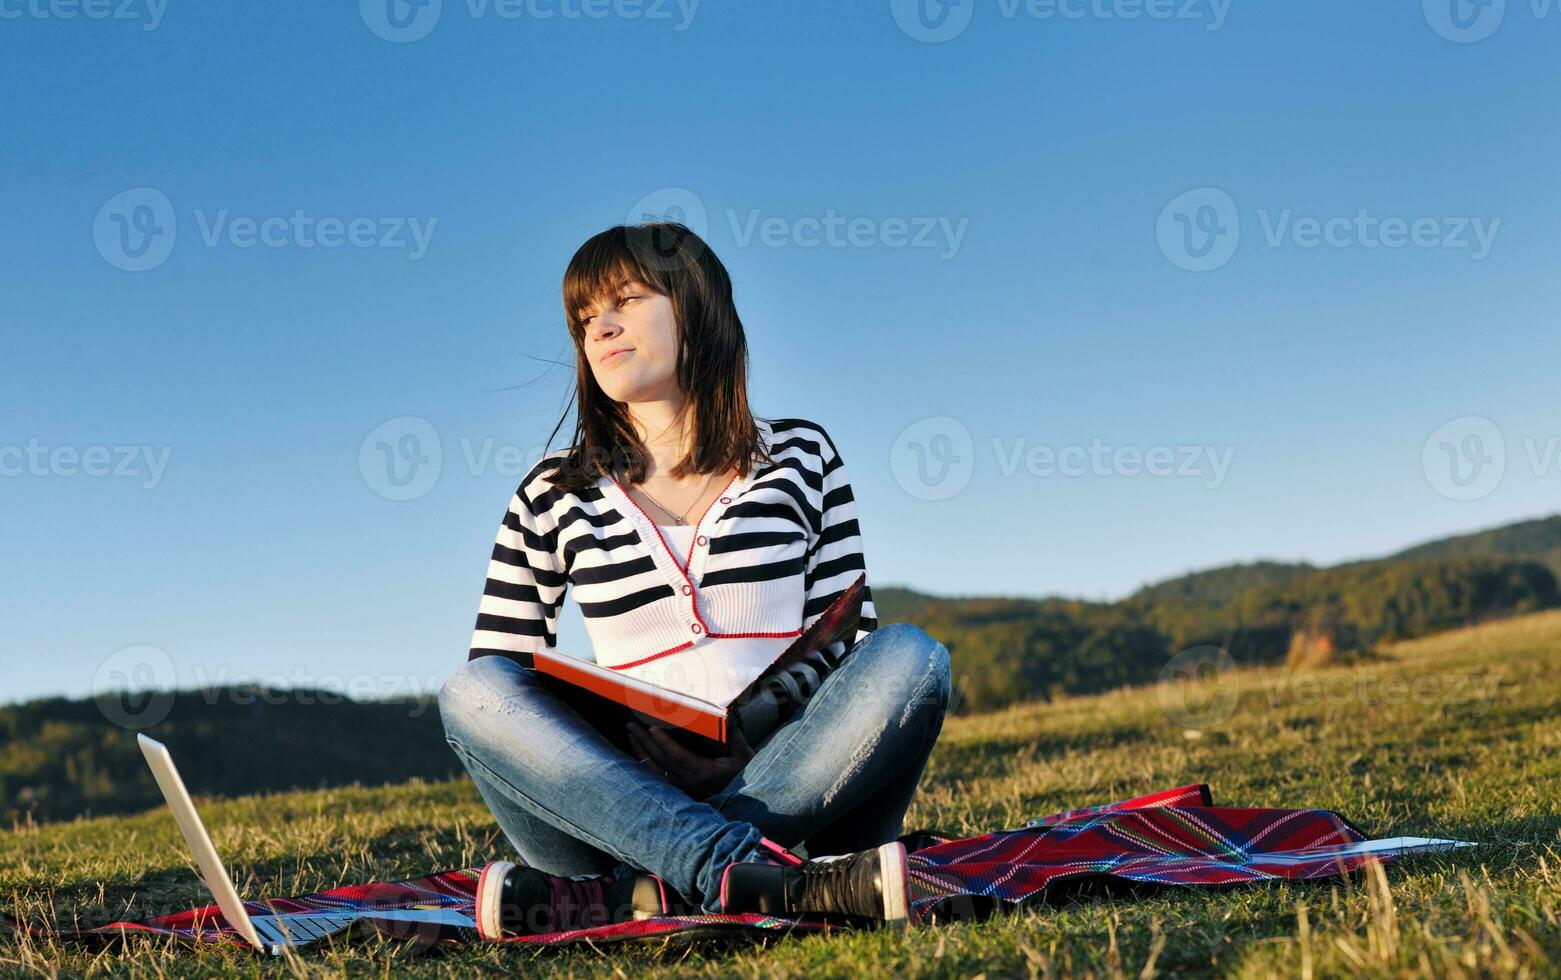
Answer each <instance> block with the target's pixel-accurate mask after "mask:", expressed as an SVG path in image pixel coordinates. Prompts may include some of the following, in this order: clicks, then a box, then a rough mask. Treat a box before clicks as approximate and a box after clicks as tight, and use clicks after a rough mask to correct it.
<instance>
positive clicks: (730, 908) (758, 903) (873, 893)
mask: <svg viewBox="0 0 1561 980" xmlns="http://www.w3.org/2000/svg"><path fill="white" fill-rule="evenodd" d="M779 860H780V863H770V862H758V861H756V862H744V863H741V864H733V865H729V866H728V867H727V869H726V871H725V873H724V874H723V875H722V878H721V908H722V910H723V911H725V912H728V913H741V912H757V913H760V914H762V915H774V916H778V917H781V918H794V917H798V916H826V917H832V916H839V917H843V918H847V919H852V920H860V921H865V922H873V923H877V924H880V925H884V926H888V927H891V928H896V929H903V928H905V926H906V921H907V912H908V909H909V904H910V903H909V901H908V897H907V895H906V870H905V868H906V865H905V845H904V844H901V843H899V842H898V841H895V842H893V843H889V844H884V845H883V846H881V847H878V848H875V849H874V850H871V851H859V852H857V853H855V854H842V855H840V856H838V857H821V858H815V859H813V860H809V861H800V860H798V859H797V858H795V857H792V858H791V861H790V862H786V861H785V859H784V858H781V859H779Z"/></svg>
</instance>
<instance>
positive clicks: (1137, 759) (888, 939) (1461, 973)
mask: <svg viewBox="0 0 1561 980" xmlns="http://www.w3.org/2000/svg"><path fill="white" fill-rule="evenodd" d="M1218 683H1219V685H1220V688H1221V690H1222V691H1229V700H1228V702H1227V701H1226V700H1225V697H1224V696H1223V695H1222V696H1221V697H1217V698H1215V699H1214V700H1215V701H1216V702H1218V703H1228V704H1229V707H1230V713H1229V715H1228V717H1225V718H1223V719H1213V718H1211V719H1209V720H1208V722H1207V723H1205V724H1203V725H1202V727H1201V728H1200V729H1199V730H1196V731H1193V732H1191V733H1189V732H1187V731H1184V727H1185V725H1184V722H1185V719H1182V718H1180V717H1171V716H1170V715H1168V714H1167V711H1166V706H1167V705H1174V704H1175V703H1176V702H1175V700H1174V695H1175V691H1174V689H1171V688H1163V687H1147V688H1135V689H1128V690H1122V691H1117V692H1113V693H1110V694H1105V695H1099V696H1091V697H1062V698H1059V699H1057V700H1055V701H1053V702H1052V703H1050V704H1031V705H1024V706H1020V707H1015V708H1011V709H1008V710H1005V711H1001V712H998V713H993V714H985V715H977V716H970V717H960V718H951V719H949V721H948V722H947V724H946V725H945V728H944V732H943V736H942V738H941V739H940V740H939V742H938V745H937V748H936V749H935V750H934V752H933V755H932V759H931V762H930V764H929V767H928V770H927V773H926V776H925V778H924V780H923V782H922V786H921V790H920V793H919V794H918V796H917V797H916V799H915V800H914V802H913V803H912V807H911V810H910V813H909V814H908V815H907V819H906V829H908V830H912V829H917V828H937V829H942V830H946V831H949V832H953V833H957V834H974V833H979V832H982V831H985V830H991V829H994V828H1000V827H1011V826H1016V825H1018V824H1020V823H1022V822H1024V821H1025V820H1028V819H1030V818H1032V817H1035V816H1038V815H1041V814H1044V813H1050V812H1054V811H1057V810H1062V809H1067V808H1071V807H1077V806H1084V805H1088V804H1093V803H1101V802H1106V801H1110V800H1116V799H1122V798H1125V797H1128V796H1133V795H1136V794H1140V793H1144V792H1148V791H1151V790H1156V789H1162V788H1167V787H1170V786H1177V785H1182V784H1185V783H1190V782H1207V783H1209V784H1210V787H1211V789H1212V791H1213V794H1214V798H1215V802H1216V803H1220V804H1230V805H1250V806H1281V807H1296V806H1317V807H1325V808H1329V809H1334V810H1337V811H1339V812H1340V813H1343V814H1344V815H1345V816H1346V817H1348V818H1350V819H1351V820H1352V821H1354V822H1355V823H1357V824H1358V825H1359V826H1361V827H1362V828H1363V829H1364V830H1366V831H1367V832H1369V833H1372V834H1374V835H1382V836H1388V835H1399V834H1405V835H1418V836H1451V837H1457V838H1462V839H1466V840H1472V841H1477V842H1480V843H1481V846H1480V847H1478V848H1472V849H1469V850H1465V851H1460V852H1455V853H1451V854H1444V855H1434V856H1425V857H1420V858H1414V859H1408V860H1404V861H1401V862H1398V863H1395V864H1394V865H1392V866H1391V867H1390V868H1389V869H1388V870H1387V872H1386V875H1385V877H1384V878H1382V879H1381V880H1376V879H1374V878H1372V877H1369V876H1363V877H1358V878H1354V879H1351V880H1350V881H1348V882H1345V883H1333V882H1317V883H1301V884H1288V883H1286V884H1273V885H1265V886H1257V887H1250V888H1246V887H1243V888H1236V889H1230V890H1211V891H1192V890H1174V891H1166V892H1158V893H1153V894H1149V895H1144V896H1140V897H1135V898H1110V897H1099V898H1085V899H1078V900H1064V901H1061V902H1059V904H1056V905H1054V906H1052V907H1047V908H1044V909H1039V910H1035V911H1029V912H1024V913H1021V914H1018V915H1013V916H1007V917H1001V918H997V919H992V920H989V921H985V922H966V923H959V924H955V925H950V926H946V927H935V928H922V929H914V930H912V931H911V932H909V933H907V934H904V935H891V934H886V933H863V934H844V935H836V936H830V937H818V936H815V937H807V938H787V939H782V940H779V941H777V942H774V943H772V944H770V945H768V946H762V947H760V946H748V945H739V946H736V947H732V948H727V947H722V946H719V945H701V946H697V947H695V948H693V949H684V948H679V947H673V948H670V949H663V948H661V947H659V946H656V945H650V946H643V947H628V946H605V947H602V948H599V949H578V950H573V951H537V952H528V951H526V950H524V949H517V948H513V947H509V948H506V947H501V946H496V945H474V946H468V947H463V948H460V949H455V950H450V951H444V952H441V953H438V954H435V955H426V956H420V957H419V956H412V955H410V954H411V950H408V949H405V948H403V947H400V946H398V945H396V944H394V943H389V944H386V945H378V944H374V943H356V944H352V945H345V946H341V947H338V948H337V949H335V950H319V951H309V952H306V953H304V954H303V955H301V956H300V957H299V962H298V963H297V964H282V963H275V964H270V965H269V966H268V965H266V964H264V963H263V962H261V961H259V960H256V959H254V958H253V957H252V956H250V955H249V954H247V953H244V952H242V951H238V950H234V949H207V950H199V951H192V950H186V949H180V948H177V947H172V946H167V945H164V944H162V943H158V942H142V941H133V942H131V943H130V944H129V945H128V946H127V947H126V948H125V949H110V950H109V951H107V952H104V953H101V954H99V953H95V952H91V951H87V950H83V949H81V948H79V947H74V946H70V945H67V944H59V943H53V942H49V941H34V940H23V939H21V938H18V937H6V936H4V935H0V974H5V975H15V974H24V973H25V974H41V975H48V976H59V975H63V976H88V975H90V976H102V975H116V976H117V975H139V976H153V975H156V976H164V975H172V976H187V975H192V976H193V975H201V976H256V975H259V974H261V973H262V972H264V973H266V974H268V975H270V974H273V973H275V974H281V973H284V972H287V973H291V974H294V975H304V974H308V975H352V976H390V975H394V976H397V977H401V976H410V977H419V976H428V977H434V976H441V977H442V976H451V975H459V974H478V973H501V972H502V973H510V972H515V973H522V974H525V975H552V976H560V977H563V976H569V977H595V976H602V977H607V976H634V977H648V978H662V977H666V978H672V977H678V978H682V977H729V976H741V977H793V978H816V977H850V978H856V977H864V976H873V977H876V976H895V977H913V976H917V977H919V976H929V977H970V976H976V975H983V976H987V977H1008V976H1015V977H1068V976H1102V977H1113V978H1121V977H1213V976H1219V977H1234V978H1253V980H1256V978H1264V977H1271V976H1312V977H1318V978H1322V977H1359V976H1373V977H1426V978H1430V977H1545V976H1555V975H1556V973H1557V969H1556V964H1557V963H1558V962H1561V803H1558V798H1557V795H1556V793H1555V791H1554V788H1555V787H1556V786H1557V785H1561V752H1557V751H1556V749H1557V748H1558V747H1561V713H1558V712H1557V710H1556V706H1557V705H1558V704H1561V610H1557V611H1550V612H1543V613H1537V614H1533V615H1528V616H1521V617H1515V618H1511V619H1507V620H1504V621H1501V622H1496V623H1489V624H1486V625H1483V626H1478V627H1474V628H1470V629H1461V630H1454V631H1448V632H1443V633H1441V634H1438V635H1436V636H1432V637H1427V638H1422V639H1418V640H1412V641H1407V642H1402V643H1392V644H1385V645H1383V647H1382V649H1381V650H1380V651H1379V656H1378V657H1377V658H1375V659H1373V660H1371V661H1368V662H1364V663H1359V664H1355V665H1351V666H1344V667H1339V666H1334V667H1325V668H1322V669H1320V670H1318V671H1315V672H1308V673H1303V674H1294V673H1290V672H1286V671H1282V670H1279V669H1277V668H1274V667H1271V666H1266V665H1255V666H1251V667H1246V668H1241V669H1238V670H1235V671H1232V672H1229V673H1227V674H1224V675H1221V676H1220V679H1219V682H1218ZM1173 714H1175V713H1174V712H1173ZM1189 734H1192V735H1196V736H1198V737H1196V738H1190V737H1188V735H1189ZM183 755H184V754H181V762H183V761H185V760H184V757H183ZM215 778H216V774H208V775H204V776H201V777H199V778H191V779H190V783H191V788H192V790H193V791H194V792H195V793H196V795H197V797H198V799H199V801H200V803H201V806H202V812H203V813H204V815H205V816H206V818H207V820H208V822H209V823H210V825H211V827H212V831H213V835H214V837H215V839H216V843H217V846H218V848H219V849H220V850H221V852H222V854H223V855H224V857H225V859H226V861H227V862H228V864H229V866H230V867H231V868H233V869H234V871H235V877H236V878H237V879H238V881H239V882H240V884H241V887H242V888H243V890H244V891H245V893H246V894H247V895H249V896H252V897H258V896H262V895H270V896H275V895H291V894H300V893H304V892H310V891H317V890H321V889H325V888H330V887H335V886H339V885H343V884H347V883H353V882H365V881H369V880H393V879H397V878H406V877H413V876H416V875H420V874H426V873H428V872H429V871H432V870H436V869H443V868H450V867H470V866H474V865H477V864H480V863H482V862H484V861H487V860H490V859H495V858H508V857H512V855H511V854H509V853H508V851H507V847H506V845H505V842H504V840H503V839H502V836H501V835H500V833H499V831H498V828H497V826H496V825H495V823H494V821H493V818H492V816H491V815H490V814H489V812H488V810H487V808H486V807H485V806H484V805H483V803H482V800H481V798H480V797H479V796H478V794H477V790H476V788H475V787H474V786H473V785H472V784H471V782H470V781H469V780H466V779H464V778H463V779H459V780H454V781H443V782H436V783H423V782H414V783H411V784H407V785H400V786H389V787H383V788H378V789H366V788H348V789H331V790H323V791H311V792H299V793H289V794H283V795H273V796H246V797H241V798H237V799H231V800H228V799H218V798H213V796H212V795H211V794H212V793H213V791H214V788H215V786H216V785H217V784H216V783H214V782H212V781H211V780H213V779H215ZM208 901H209V899H208V897H207V893H206V892H205V890H204V889H203V888H202V886H201V885H200V884H199V882H198V881H197V879H196V877H195V875H194V873H193V871H192V870H191V867H190V859H189V857H188V853H187V851H186V849H185V845H184V843H183V841H182V840H181V839H180V837H179V833H178V830H177V829H176V828H175V826H174V824H173V821H172V819H171V818H170V817H169V815H168V814H167V812H166V811H165V810H163V809H154V810H152V811H150V812H148V813H144V814H139V815H135V816H122V817H108V818H99V819H94V820H82V821H74V822H68V823H58V824H51V825H45V826H41V827H27V828H23V829H21V830H19V831H12V832H0V902H3V903H4V906H5V908H6V909H7V910H8V911H9V912H11V913H13V914H20V915H22V916H24V917H28V918H33V919H43V918H53V917H59V918H63V919H65V920H67V921H69V920H71V919H73V918H74V917H77V916H80V917H82V918H83V919H84V920H85V921H89V922H91V921H97V922H102V921H104V919H103V915H104V913H105V911H107V912H109V913H111V914H113V915H114V916H115V917H116V918H117V917H138V916H142V915H146V914H151V913H155V912H164V911H171V910H176V909H181V908H188V907H191V906H194V905H199V904H206V903H207V902H208Z"/></svg>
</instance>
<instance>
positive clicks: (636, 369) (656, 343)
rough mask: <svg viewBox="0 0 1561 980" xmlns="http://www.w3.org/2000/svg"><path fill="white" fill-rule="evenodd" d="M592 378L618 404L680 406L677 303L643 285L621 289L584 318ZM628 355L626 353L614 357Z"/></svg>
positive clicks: (583, 341) (632, 284)
mask: <svg viewBox="0 0 1561 980" xmlns="http://www.w3.org/2000/svg"><path fill="white" fill-rule="evenodd" d="M582 319H583V321H584V322H583V323H582V325H581V330H582V331H583V336H582V338H581V344H582V346H583V347H584V348H585V356H586V360H587V361H588V362H589V363H590V365H591V374H592V375H594V376H595V377H596V383H597V384H598V385H599V386H601V389H602V391H603V392H605V393H606V395H607V397H608V398H611V399H612V400H613V401H615V402H648V401H675V400H676V399H677V395H678V385H677V354H678V351H677V316H676V314H675V313H673V310H672V300H670V299H669V298H667V297H666V296H663V295H661V294H660V293H657V292H654V291H652V290H651V288H650V287H649V286H646V285H645V284H644V283H640V282H632V281H631V282H625V283H622V284H620V285H619V287H618V290H617V292H616V294H614V295H610V296H606V297H603V298H602V299H601V300H599V301H598V304H597V305H596V306H595V307H594V308H590V309H587V310H585V312H584V316H583V317H582ZM619 350H627V353H621V354H619V353H614V352H615V351H619Z"/></svg>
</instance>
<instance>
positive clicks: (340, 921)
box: [253, 915, 358, 946]
mask: <svg viewBox="0 0 1561 980" xmlns="http://www.w3.org/2000/svg"><path fill="white" fill-rule="evenodd" d="M356 918H358V916H356V915H285V916H283V915H257V916H255V917H254V919H253V921H254V924H255V929H256V931H258V932H259V933H260V934H261V938H262V939H265V940H267V941H268V942H273V943H289V944H291V945H294V946H297V945H301V944H303V943H308V942H313V941H315V940H316V939H323V938H325V937H326V936H329V935H332V934H333V933H337V932H340V931H341V930H342V929H343V928H345V927H346V926H349V925H351V924H352V922H353V920H354V919H356ZM284 929H285V931H284ZM289 936H290V937H291V939H289V938H288V937H289Z"/></svg>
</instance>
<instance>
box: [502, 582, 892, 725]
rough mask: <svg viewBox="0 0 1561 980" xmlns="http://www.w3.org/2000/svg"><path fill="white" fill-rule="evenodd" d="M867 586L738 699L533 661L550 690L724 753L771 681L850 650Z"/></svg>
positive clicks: (581, 665)
mask: <svg viewBox="0 0 1561 980" xmlns="http://www.w3.org/2000/svg"><path fill="white" fill-rule="evenodd" d="M866 586H867V574H866V573H865V572H864V573H862V574H860V575H858V576H857V577H856V581H854V582H852V583H851V584H850V585H849V586H847V587H846V589H845V591H843V592H841V593H840V595H838V596H836V597H835V601H834V602H832V603H830V605H829V608H828V609H825V610H824V612H823V614H821V615H820V616H819V617H818V618H817V619H815V620H814V621H813V625H812V626H809V627H808V628H807V629H805V630H803V631H802V633H801V634H800V635H799V636H798V637H797V638H796V639H795V640H793V641H792V642H791V644H790V645H789V646H787V647H786V648H785V649H784V650H782V651H780V653H779V654H778V655H777V656H776V658H775V661H774V662H773V663H771V664H770V666H769V667H768V668H767V669H766V670H765V671H764V672H763V673H761V674H760V675H759V676H758V677H756V678H754V680H753V681H752V682H751V683H750V684H748V686H747V687H745V688H743V689H742V690H740V691H738V692H737V693H736V694H735V695H733V696H731V697H729V698H723V699H720V700H706V699H705V698H701V697H696V696H694V695H692V694H689V693H686V692H683V691H679V690H675V689H673V688H669V687H663V686H660V685H657V684H653V683H651V682H649V681H646V680H642V679H640V678H637V677H630V676H627V675H625V674H623V673H622V672H620V671H616V670H612V669H610V668H607V667H602V666H600V665H598V664H594V663H591V662H590V661H587V660H581V659H579V658H578V657H571V656H568V655H567V654H563V653H558V652H557V651H539V652H537V653H534V654H533V655H532V659H533V661H534V663H535V666H536V669H537V671H538V672H539V673H540V674H542V675H543V677H544V679H545V680H546V681H547V682H548V683H549V684H551V685H554V686H558V685H564V686H567V688H570V689H572V690H570V692H569V693H570V694H571V695H573V696H574V699H575V700H579V694H580V693H582V692H583V693H584V694H587V695H589V696H591V698H594V699H598V700H605V701H609V702H612V703H613V704H616V705H619V706H621V707H623V708H627V709H628V710H629V711H631V712H633V713H634V714H635V715H636V716H637V717H638V718H639V720H641V721H642V722H644V723H646V724H651V725H660V726H663V727H670V728H675V729H678V730H680V731H681V732H684V733H688V734H690V735H695V736H699V737H700V738H701V739H704V740H707V741H706V742H705V743H703V745H701V743H700V742H699V741H698V739H695V740H689V739H685V740H684V741H685V742H691V743H692V744H693V745H694V746H697V747H704V748H711V747H715V748H720V747H723V746H725V745H726V743H727V742H728V739H729V738H730V735H731V733H732V731H733V730H734V729H735V728H736V727H737V725H738V723H739V719H738V717H737V713H738V711H740V710H741V708H742V706H743V705H744V704H746V703H748V701H749V699H750V696H751V695H754V694H755V693H756V692H758V691H759V689H760V688H761V687H762V686H763V685H764V683H765V681H766V680H767V679H768V678H770V677H773V676H775V675H776V673H778V672H780V671H783V670H785V669H786V668H787V667H790V666H793V665H794V664H797V663H798V662H799V661H801V660H802V659H803V658H805V657H809V656H811V655H812V654H814V653H815V652H817V651H819V650H821V649H824V648H827V647H830V646H832V645H841V644H843V647H842V649H845V650H850V648H851V647H852V645H853V644H854V642H855V639H856V631H857V626H858V625H859V623H860V620H861V617H862V597H863V594H864V592H865V591H866ZM718 642H719V641H718Z"/></svg>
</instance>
